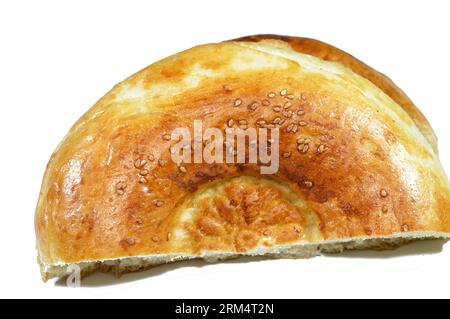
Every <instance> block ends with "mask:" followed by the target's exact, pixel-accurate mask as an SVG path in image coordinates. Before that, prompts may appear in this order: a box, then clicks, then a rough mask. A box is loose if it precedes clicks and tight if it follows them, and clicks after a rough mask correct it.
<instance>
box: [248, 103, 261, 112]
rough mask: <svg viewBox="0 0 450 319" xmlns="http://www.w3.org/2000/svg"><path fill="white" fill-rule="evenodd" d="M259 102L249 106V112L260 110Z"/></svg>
mask: <svg viewBox="0 0 450 319" xmlns="http://www.w3.org/2000/svg"><path fill="white" fill-rule="evenodd" d="M258 105H259V104H258V102H253V103H251V104H249V106H248V107H247V108H248V110H249V111H254V110H256V109H257V108H258Z"/></svg>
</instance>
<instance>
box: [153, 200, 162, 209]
mask: <svg viewBox="0 0 450 319" xmlns="http://www.w3.org/2000/svg"><path fill="white" fill-rule="evenodd" d="M153 205H155V206H156V207H161V206H163V205H164V201H163V200H161V199H155V200H154V201H153Z"/></svg>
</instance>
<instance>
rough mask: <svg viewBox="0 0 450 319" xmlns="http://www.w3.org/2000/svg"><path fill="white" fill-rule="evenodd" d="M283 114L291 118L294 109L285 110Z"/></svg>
mask: <svg viewBox="0 0 450 319" xmlns="http://www.w3.org/2000/svg"><path fill="white" fill-rule="evenodd" d="M283 115H284V117H287V118H291V117H292V111H284V112H283Z"/></svg>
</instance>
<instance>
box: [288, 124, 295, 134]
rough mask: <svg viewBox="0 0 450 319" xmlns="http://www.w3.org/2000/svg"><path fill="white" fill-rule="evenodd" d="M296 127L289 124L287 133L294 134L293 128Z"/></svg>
mask: <svg viewBox="0 0 450 319" xmlns="http://www.w3.org/2000/svg"><path fill="white" fill-rule="evenodd" d="M293 127H294V124H289V125H288V127H287V128H286V132H287V133H290V132H292V128H293Z"/></svg>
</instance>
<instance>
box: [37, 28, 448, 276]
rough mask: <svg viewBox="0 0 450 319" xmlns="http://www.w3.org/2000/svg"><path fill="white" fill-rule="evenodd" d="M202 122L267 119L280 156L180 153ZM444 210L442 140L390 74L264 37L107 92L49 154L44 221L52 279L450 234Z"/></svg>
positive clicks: (189, 55)
mask: <svg viewBox="0 0 450 319" xmlns="http://www.w3.org/2000/svg"><path fill="white" fill-rule="evenodd" d="M195 123H200V124H201V127H202V129H203V131H205V130H206V129H208V128H213V129H215V131H214V132H216V133H217V134H218V133H220V132H222V133H224V134H225V131H226V130H227V129H240V130H242V131H244V130H247V129H249V128H254V129H255V132H256V133H258V134H259V133H260V132H263V130H262V129H268V130H269V129H270V134H272V135H270V136H274V134H275V133H277V134H278V136H279V138H277V139H276V141H275V140H270V138H269V139H268V144H267V145H268V146H269V148H270V147H272V148H271V149H270V150H271V151H270V152H269V153H270V155H271V156H272V157H271V160H272V162H271V163H267V161H266V162H264V161H262V160H261V159H259V158H258V159H257V161H256V162H255V161H251V160H250V153H249V152H250V148H248V149H246V151H245V153H244V161H240V162H239V161H238V160H237V159H236V160H235V161H232V162H219V161H216V162H208V161H207V160H205V158H203V159H200V160H198V159H199V158H197V160H196V159H194V157H195V156H196V155H195V154H201V155H203V156H204V154H205V153H202V152H205V150H206V149H208V145H210V144H214V141H215V139H214V140H212V139H208V138H205V135H201V136H202V139H201V141H196V140H195V139H194V140H193V141H192V143H189V144H188V145H183V147H184V148H183V150H186V151H187V150H188V149H189V150H190V151H191V152H190V154H189V155H188V157H189V159H190V161H189V160H186V161H182V162H179V161H178V162H177V161H176V160H174V156H173V155H174V151H173V148H174V147H175V146H176V144H177V143H178V142H179V140H174V138H173V137H174V132H176V130H177V129H179V128H186V129H187V130H188V131H190V132H192V131H193V130H194V127H195V125H196V124H195ZM261 134H262V133H261ZM193 135H195V132H194V133H193ZM191 137H192V136H191ZM262 139H263V137H262V136H261V135H258V136H257V140H255V141H256V142H257V143H258V141H260V140H262ZM196 142H199V143H197V144H196ZM250 144H251V138H250V141H249V143H248V147H250ZM275 144H276V148H275ZM195 145H197V146H198V147H199V148H200V149H201V151H200V153H195V152H196V150H195ZM214 145H215V146H217V145H218V144H214ZM246 145H247V144H246ZM259 145H261V144H259ZM209 150H210V151H211V149H209ZM228 150H229V145H227V144H226V143H225V145H224V148H223V150H222V151H223V152H225V153H226V152H227V151H228ZM219 152H221V151H220V150H219V149H218V148H216V149H215V150H214V152H211V154H214V155H217V154H218V153H219ZM230 152H231V154H232V156H233V159H235V158H234V155H236V154H235V153H236V152H237V150H236V149H235V148H234V147H232V150H231V151H230ZM258 154H261V153H258ZM201 155H200V157H201ZM225 155H226V154H225ZM225 155H224V157H226V156H225ZM274 155H276V156H277V158H276V157H274ZM276 161H277V165H274V166H273V168H274V170H272V171H269V170H268V169H267V170H268V172H265V173H264V171H263V170H262V169H263V168H264V167H266V168H267V167H269V164H273V163H275V162H276ZM263 162H264V163H263ZM449 211H450V193H449V182H448V179H447V177H446V175H445V172H444V171H443V168H442V166H441V164H440V162H439V158H438V152H437V142H436V136H435V134H434V132H433V130H432V128H431V127H430V125H429V123H428V122H427V120H426V119H425V117H424V116H423V115H422V113H421V112H420V111H419V110H418V108H417V107H416V106H415V105H414V104H413V102H412V101H411V100H410V99H409V98H408V97H407V96H406V94H405V93H404V92H402V91H401V90H400V89H399V88H398V87H397V86H395V84H393V83H392V81H390V80H389V79H388V78H387V77H385V76H384V75H382V74H380V73H378V72H377V71H375V70H373V69H372V68H370V67H368V66H367V65H365V64H364V63H362V62H361V61H359V60H357V59H355V58H353V57H352V56H351V55H349V54H347V53H345V52H343V51H341V50H339V49H336V48H334V47H332V46H330V45H327V44H325V43H323V42H319V41H316V40H311V39H304V38H293V37H280V36H253V37H247V38H242V39H238V40H233V41H227V42H223V43H217V44H208V45H202V46H198V47H194V48H192V49H189V50H187V51H184V52H181V53H178V54H176V55H173V56H171V57H168V58H166V59H164V60H161V61H160V62H157V63H155V64H152V65H150V66H149V67H147V68H145V69H143V70H141V71H139V72H138V73H136V74H134V75H132V76H131V77H129V78H128V79H126V80H125V81H123V82H121V83H119V84H117V85H116V86H115V87H114V88H113V89H112V90H111V91H110V92H108V93H107V94H106V95H105V96H104V97H103V98H101V99H100V100H99V101H98V102H97V103H96V104H95V105H94V106H93V107H92V108H91V109H90V110H89V111H88V112H87V113H86V114H85V115H83V116H82V117H81V118H80V120H79V121H78V122H77V123H76V124H75V125H74V126H73V127H72V128H71V129H70V131H69V133H68V134H67V136H66V137H65V138H64V140H63V141H62V143H61V144H60V145H59V146H58V148H57V149H56V151H55V152H54V153H53V155H52V157H51V159H50V162H49V164H48V167H47V170H46V172H45V176H44V179H43V183H42V188H41V192H40V196H39V201H38V204H37V209H36V215H35V228H36V237H37V248H38V262H39V265H40V267H41V273H42V276H43V279H44V280H47V279H48V278H52V277H60V276H64V275H66V274H68V273H69V272H70V269H72V266H73V265H76V266H78V267H80V269H81V270H82V272H83V273H89V272H92V271H95V270H103V271H114V272H116V273H123V272H130V271H137V270H142V269H146V268H148V267H151V266H154V265H158V264H162V263H168V262H173V261H178V260H186V259H195V258H201V259H205V260H207V261H217V260H221V259H226V258H235V257H239V256H242V255H249V256H257V255H266V256H274V257H280V258H281V257H312V256H315V255H317V254H320V253H321V252H340V251H342V250H343V249H363V248H364V249H367V248H374V249H387V248H392V247H395V246H397V245H399V244H401V243H404V242H407V241H411V240H417V239H428V238H431V239H433V238H449V236H450V213H449Z"/></svg>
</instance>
